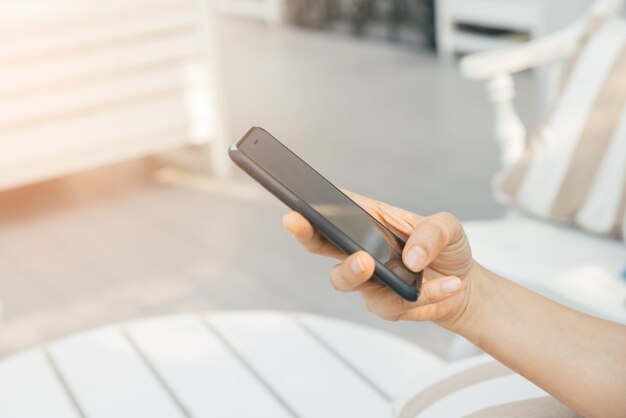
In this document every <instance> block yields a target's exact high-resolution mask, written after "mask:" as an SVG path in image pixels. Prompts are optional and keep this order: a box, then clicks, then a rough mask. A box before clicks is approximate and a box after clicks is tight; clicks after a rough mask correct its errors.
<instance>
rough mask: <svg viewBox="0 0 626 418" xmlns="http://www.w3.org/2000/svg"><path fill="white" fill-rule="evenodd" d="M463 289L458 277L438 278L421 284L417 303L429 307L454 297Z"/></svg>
mask: <svg viewBox="0 0 626 418" xmlns="http://www.w3.org/2000/svg"><path fill="white" fill-rule="evenodd" d="M462 288H463V282H462V281H461V279H459V278H458V277H454V276H451V277H439V278H437V279H433V280H428V281H426V282H424V283H423V284H422V288H421V289H420V290H421V294H420V297H419V299H418V300H417V303H418V304H419V305H430V304H432V303H437V302H440V301H442V300H445V299H448V298H449V297H451V296H454V295H456V294H457V293H459V291H460V290H461V289H462Z"/></svg>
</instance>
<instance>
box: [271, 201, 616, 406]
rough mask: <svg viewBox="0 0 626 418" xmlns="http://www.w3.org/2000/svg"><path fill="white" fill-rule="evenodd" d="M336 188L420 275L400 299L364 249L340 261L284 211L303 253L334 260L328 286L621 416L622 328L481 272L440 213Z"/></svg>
mask: <svg viewBox="0 0 626 418" xmlns="http://www.w3.org/2000/svg"><path fill="white" fill-rule="evenodd" d="M344 192H345V193H346V194H348V195H349V196H350V197H351V198H352V199H353V200H354V201H355V202H356V203H358V204H359V205H360V206H361V207H363V208H364V209H365V210H367V211H368V212H369V213H370V214H371V215H372V216H374V217H375V218H377V219H378V220H379V221H381V222H382V223H383V224H385V225H386V226H387V227H388V228H390V229H391V230H393V231H394V232H395V233H397V234H398V235H399V236H401V237H403V238H405V239H406V240H407V244H406V246H405V248H404V251H403V254H402V260H403V262H404V264H405V265H406V266H407V267H408V268H409V269H411V270H413V271H416V272H417V271H420V270H424V281H423V283H422V288H421V292H422V293H421V295H420V298H419V300H418V301H417V302H408V301H406V300H404V299H402V298H401V297H400V296H398V295H397V294H396V293H394V292H393V291H392V290H390V289H389V288H387V287H386V286H384V285H382V284H381V283H379V282H378V281H374V280H372V281H369V279H370V277H371V276H372V274H373V272H374V260H373V259H372V257H371V256H370V255H369V254H368V253H366V252H364V251H360V252H357V253H355V254H352V255H350V256H347V255H346V254H345V253H343V252H342V251H341V250H339V249H337V248H336V247H335V246H333V245H332V244H331V243H330V242H328V241H327V240H326V239H325V238H323V237H322V236H321V235H320V234H319V233H318V232H317V231H315V229H314V228H313V227H312V226H311V224H310V223H309V222H308V221H307V220H306V219H305V218H304V217H303V216H302V215H300V214H299V213H297V212H291V213H288V214H287V215H285V217H284V219H283V224H284V226H285V228H286V229H287V231H288V232H290V233H291V234H292V235H293V236H294V238H295V239H296V240H297V241H298V242H299V243H300V245H301V246H302V247H304V249H305V250H307V251H308V252H311V253H313V254H318V255H323V256H328V257H332V258H335V259H338V260H340V261H341V262H340V263H339V264H337V265H335V266H334V267H332V269H331V271H330V281H331V283H332V285H333V286H334V287H335V289H337V290H338V291H341V292H349V291H357V292H359V293H360V294H361V296H362V298H363V301H364V303H365V307H366V308H367V309H368V310H369V311H370V312H372V313H374V314H376V315H378V316H380V317H381V318H383V319H387V320H391V321H398V320H410V321H432V322H435V323H436V324H438V325H440V326H442V327H444V328H446V329H448V330H450V331H452V332H455V333H457V334H459V335H461V336H463V337H465V338H466V339H468V340H469V341H471V342H473V343H474V344H476V345H477V346H478V347H479V348H481V349H482V350H484V351H485V352H487V353H489V354H490V355H492V356H493V357H494V358H496V359H497V360H499V361H500V362H502V363H503V364H505V365H506V366H508V367H509V368H511V369H512V370H514V371H516V372H517V373H519V374H521V375H523V376H524V377H526V378H527V379H529V380H530V381H532V382H533V383H535V384H537V385H538V386H540V387H541V388H542V389H544V390H545V391H547V392H548V393H550V394H551V395H552V396H554V397H555V398H557V399H559V400H560V401H561V402H563V403H564V404H566V405H568V406H569V407H570V408H572V409H574V410H575V411H577V412H578V413H580V414H582V415H584V416H587V417H623V416H625V415H626V327H625V326H622V325H619V324H616V323H612V322H609V321H605V320H602V319H599V318H595V317H592V316H589V315H586V314H583V313H581V312H577V311H574V310H571V309H569V308H566V307H565V306H562V305H559V304H558V303H555V302H553V301H551V300H549V299H547V298H544V297H542V296H540V295H538V294H536V293H533V292H531V291H530V290H528V289H526V288H524V287H521V286H518V285H517V284H515V283H513V282H511V281H508V280H506V279H504V278H502V277H500V276H498V275H497V274H495V273H493V272H491V271H489V270H487V269H486V268H484V267H482V266H481V265H479V264H478V263H477V262H476V261H475V260H474V259H473V258H472V252H471V249H470V246H469V242H468V240H467V237H466V236H465V232H464V231H463V228H462V226H461V223H460V222H459V221H458V220H457V219H456V218H455V217H454V216H452V215H450V214H448V213H438V214H436V215H432V216H427V217H422V216H419V215H416V214H414V213H411V212H408V211H406V210H403V209H399V208H396V207H393V206H390V205H387V204H385V203H383V202H378V201H376V200H372V199H369V198H366V197H363V196H359V195H357V194H354V193H351V192H348V191H345V190H344ZM592 279H593V278H590V280H592ZM546 280H549V278H546Z"/></svg>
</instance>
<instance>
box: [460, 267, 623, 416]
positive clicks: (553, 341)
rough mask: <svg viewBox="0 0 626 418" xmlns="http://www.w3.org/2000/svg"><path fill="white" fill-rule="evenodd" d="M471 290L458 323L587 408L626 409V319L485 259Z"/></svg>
mask: <svg viewBox="0 0 626 418" xmlns="http://www.w3.org/2000/svg"><path fill="white" fill-rule="evenodd" d="M590 280H591V278H590ZM467 291H468V292H470V294H469V297H468V306H467V309H466V311H465V313H464V314H463V316H462V317H460V318H459V320H458V321H456V322H455V323H454V324H453V325H452V326H451V327H450V328H451V329H452V330H453V331H455V332H457V333H459V334H461V335H462V336H464V337H465V338H467V339H468V340H470V341H472V342H473V343H474V344H476V345H477V346H478V347H480V348H481V349H483V350H484V351H486V352H487V353H489V354H491V355H492V356H493V357H495V358H496V359H498V360H499V361H501V362H502V363H504V364H505V365H507V366H508V367H510V368H511V369H513V370H515V371H516V372H518V373H520V374H521V375H523V376H525V377H526V378H528V379H529V380H531V381H532V382H534V383H536V384H537V385H538V386H540V387H541V388H543V389H544V390H546V391H547V392H549V393H550V394H552V395H553V396H554V397H556V398H557V399H559V400H561V401H562V402H564V403H566V404H567V405H569V406H571V407H572V408H574V409H576V410H577V411H579V412H581V413H583V414H585V415H586V416H603V417H609V416H619V415H620V414H624V413H625V411H626V392H625V390H626V389H625V388H626V327H624V326H622V325H618V324H615V323H612V322H609V321H605V320H602V319H598V318H595V317H592V316H589V315H585V314H583V313H580V312H577V311H574V310H571V309H569V308H566V307H564V306H562V305H559V304H557V303H555V302H553V301H551V300H549V299H547V298H544V297H542V296H540V295H538V294H536V293H534V292H531V291H530V290H528V289H525V288H523V287H521V286H518V285H517V284H515V283H512V282H510V281H508V280H505V279H503V278H501V277H499V276H497V275H496V274H494V273H492V272H490V271H488V270H486V269H484V268H482V267H480V266H477V268H476V273H475V274H474V277H472V279H471V284H470V287H469V288H468V289H467Z"/></svg>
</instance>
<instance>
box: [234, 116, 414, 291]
mask: <svg viewBox="0 0 626 418" xmlns="http://www.w3.org/2000/svg"><path fill="white" fill-rule="evenodd" d="M229 154H230V157H231V159H232V160H233V161H234V162H235V163H236V164H237V165H238V166H239V167H241V168H242V169H243V170H244V171H245V172H246V173H248V174H249V175H250V176H251V177H252V178H254V179H255V180H256V181H257V182H259V183H260V184H261V185H262V186H263V187H265V188H266V189H267V190H268V191H270V192H271V193H272V194H274V195H275V196H276V197H278V198H279V199H280V200H282V201H283V203H285V204H286V205H287V206H289V207H290V208H291V209H293V210H295V211H297V212H299V213H301V214H302V215H303V216H304V217H305V218H306V219H308V220H309V222H311V224H312V225H313V226H314V227H315V228H316V229H317V230H318V231H319V232H320V233H321V234H322V235H323V236H324V237H326V238H327V239H328V240H329V241H330V242H332V243H333V244H335V245H336V246H337V247H338V248H340V249H341V250H343V251H344V252H346V253H347V254H353V253H355V252H357V251H360V250H365V251H367V252H368V253H369V254H370V255H371V256H372V257H373V258H374V261H375V262H376V269H375V271H374V278H375V279H378V280H380V281H381V282H382V283H384V284H386V285H387V286H389V287H390V288H391V289H393V290H394V291H395V292H396V293H398V294H399V295H400V296H402V297H403V298H404V299H407V300H410V301H416V300H417V298H418V297H419V294H420V286H421V284H422V272H419V273H414V272H412V271H410V270H408V269H407V268H406V267H405V266H404V264H403V263H402V249H403V248H404V245H405V241H404V240H403V239H401V238H400V237H398V236H397V235H396V234H395V233H393V232H392V231H391V230H390V229H388V228H387V227H386V226H384V225H383V224H382V223H380V222H378V220H376V219H375V218H374V217H373V216H371V215H370V214H369V213H368V212H367V211H365V210H364V209H363V208H361V207H360V206H359V205H358V204H357V203H355V202H354V201H353V200H352V199H350V198H349V197H348V196H347V195H346V194H345V193H343V192H342V191H341V190H339V189H338V188H337V187H335V186H334V185H333V184H332V183H331V182H329V181H328V180H326V179H325V178H324V177H322V176H321V175H320V174H319V173H318V172H317V171H315V170H314V169H313V168H311V167H310V166H309V165H308V164H307V163H305V162H304V161H303V160H302V159H301V158H299V157H298V156H297V155H296V154H294V153H293V152H292V151H290V150H289V148H287V147H286V146H284V145H283V144H281V143H280V142H279V141H278V140H277V139H276V138H274V137H273V136H272V135H270V134H269V133H268V132H267V131H266V130H264V129H262V128H257V127H254V128H251V129H250V130H249V131H248V132H247V133H246V134H245V135H244V136H243V137H242V138H241V139H240V140H239V141H237V142H236V143H235V144H233V145H232V146H231V147H230V150H229Z"/></svg>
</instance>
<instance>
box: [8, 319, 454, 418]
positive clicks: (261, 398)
mask: <svg viewBox="0 0 626 418" xmlns="http://www.w3.org/2000/svg"><path fill="white" fill-rule="evenodd" d="M443 364H444V363H443V361H442V360H441V359H439V358H438V357H436V356H434V355H432V354H430V353H428V352H426V351H424V350H422V349H420V348H419V347H417V346H415V345H413V344H411V343H409V342H407V341H405V340H401V339H399V338H397V337H394V336H391V335H388V334H385V333H383V332H380V331H377V330H372V329H369V328H365V327H362V326H359V325H354V324H350V323H348V322H344V321H339V320H333V319H328V318H321V317H318V316H312V315H301V314H289V313H278V312H258V311H257V312H216V313H210V314H206V315H200V314H198V315H192V314H187V315H177V316H170V317H162V318H156V319H148V320H141V321H135V322H130V323H126V324H122V325H118V326H108V327H104V328H99V329H96V330H92V331H87V332H84V333H81V334H78V335H75V336H70V337H67V338H64V339H62V340H59V341H57V342H53V343H51V344H48V345H47V346H44V347H41V348H37V349H33V350H29V351H26V352H23V353H20V354H16V355H13V356H11V357H8V358H5V359H3V360H2V361H0V417H2V418H15V417H29V418H30V417H46V418H56V417H81V416H83V417H107V418H110V417H116V418H122V417H133V418H141V417H150V418H156V417H272V418H279V417H293V416H301V417H376V418H380V417H388V416H392V402H393V400H394V397H395V396H396V395H397V394H398V393H400V391H401V390H402V388H403V387H405V386H406V385H407V384H408V383H410V382H411V381H414V380H415V379H418V378H419V376H420V375H422V374H424V373H426V372H428V371H430V370H433V369H436V368H439V367H441V365H443Z"/></svg>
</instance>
